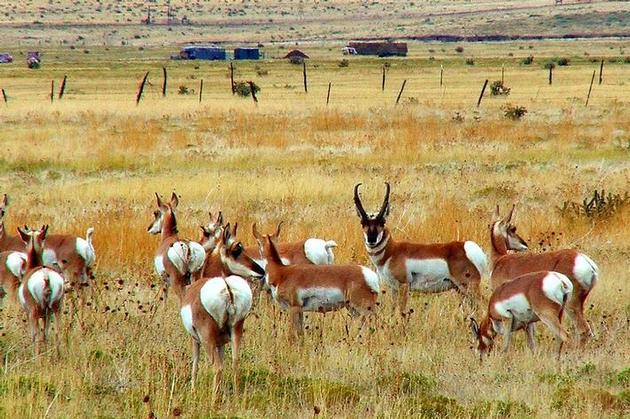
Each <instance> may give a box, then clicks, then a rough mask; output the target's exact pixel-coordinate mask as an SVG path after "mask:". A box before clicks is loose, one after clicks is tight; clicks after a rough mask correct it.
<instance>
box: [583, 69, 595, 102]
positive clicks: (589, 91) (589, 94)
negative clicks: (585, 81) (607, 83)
mask: <svg viewBox="0 0 630 419" xmlns="http://www.w3.org/2000/svg"><path fill="white" fill-rule="evenodd" d="M595 71H596V70H593V77H591V85H590V86H589V88H588V95H586V103H585V104H584V107H587V106H588V100H589V99H590V98H591V90H593V82H594V81H595Z"/></svg>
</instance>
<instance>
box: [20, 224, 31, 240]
mask: <svg viewBox="0 0 630 419" xmlns="http://www.w3.org/2000/svg"><path fill="white" fill-rule="evenodd" d="M24 228H25V229H24V230H22V227H18V228H17V231H18V234H19V235H20V238H21V239H22V241H23V242H24V243H26V244H28V242H29V241H30V240H31V236H30V234H28V227H26V226H24Z"/></svg>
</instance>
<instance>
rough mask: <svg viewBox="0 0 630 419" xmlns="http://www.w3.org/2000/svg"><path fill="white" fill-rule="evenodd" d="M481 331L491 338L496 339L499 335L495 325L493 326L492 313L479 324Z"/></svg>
mask: <svg viewBox="0 0 630 419" xmlns="http://www.w3.org/2000/svg"><path fill="white" fill-rule="evenodd" d="M479 331H480V332H481V335H482V336H488V337H489V338H492V339H494V337H495V336H496V335H497V332H495V331H494V327H492V321H490V314H488V315H487V316H486V317H485V318H484V319H483V320H482V321H481V324H480V325H479Z"/></svg>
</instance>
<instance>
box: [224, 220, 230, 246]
mask: <svg viewBox="0 0 630 419" xmlns="http://www.w3.org/2000/svg"><path fill="white" fill-rule="evenodd" d="M230 237H232V233H231V232H230V223H227V225H226V226H225V228H224V229H223V243H224V244H227V243H228V241H229V240H230Z"/></svg>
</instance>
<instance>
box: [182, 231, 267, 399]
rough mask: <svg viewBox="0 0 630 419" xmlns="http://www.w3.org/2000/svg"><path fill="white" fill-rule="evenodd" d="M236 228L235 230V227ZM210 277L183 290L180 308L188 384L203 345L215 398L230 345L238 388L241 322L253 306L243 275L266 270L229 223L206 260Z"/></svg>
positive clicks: (257, 273) (259, 275) (261, 274)
mask: <svg viewBox="0 0 630 419" xmlns="http://www.w3.org/2000/svg"><path fill="white" fill-rule="evenodd" d="M235 230H236V229H235ZM206 266H211V269H209V270H208V272H209V273H211V274H212V275H213V276H212V277H210V278H204V279H201V280H199V281H196V282H195V283H193V284H192V286H191V287H190V288H189V289H188V290H187V291H186V296H185V297H184V301H183V303H182V308H181V311H180V314H181V317H182V322H183V323H184V327H185V328H186V330H187V331H188V333H189V334H190V335H191V336H192V346H193V351H192V352H193V357H192V358H193V359H192V373H191V385H192V387H193V388H194V386H195V381H196V376H197V369H198V364H199V351H200V347H201V345H202V344H203V346H204V347H205V349H206V352H207V353H208V356H209V357H210V358H211V359H212V360H213V364H214V382H213V395H214V399H215V400H216V398H217V395H218V392H219V388H220V386H221V381H222V375H223V355H224V347H225V345H226V344H227V343H228V341H231V344H232V372H233V381H234V389H235V391H238V373H239V372H238V359H239V349H240V344H241V339H242V336H243V323H244V322H245V318H246V317H247V315H248V314H249V312H250V310H251V307H252V291H251V289H250V288H249V285H248V284H247V282H246V281H245V280H244V279H243V277H241V276H239V275H243V276H256V277H262V276H263V275H265V271H264V270H263V269H262V268H261V267H260V266H259V265H258V264H257V263H256V262H254V261H253V260H252V259H251V258H250V257H248V256H247V255H245V253H244V251H243V245H242V244H241V243H240V242H239V241H237V240H236V239H235V237H233V236H232V231H231V230H230V225H229V224H228V225H227V226H225V228H223V232H222V234H221V239H220V241H219V242H218V243H217V245H216V249H215V250H214V251H213V252H212V254H211V255H210V256H209V258H207V260H206Z"/></svg>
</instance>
